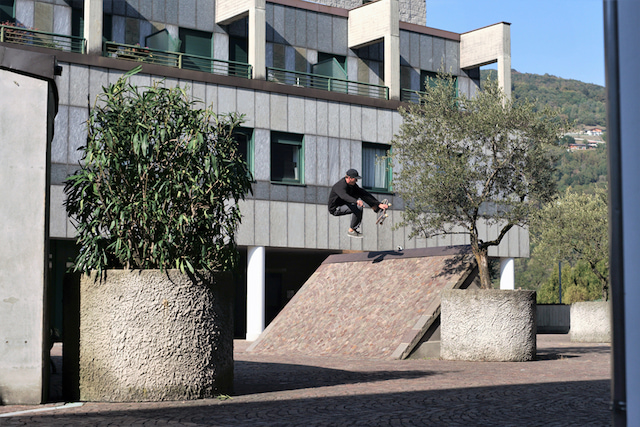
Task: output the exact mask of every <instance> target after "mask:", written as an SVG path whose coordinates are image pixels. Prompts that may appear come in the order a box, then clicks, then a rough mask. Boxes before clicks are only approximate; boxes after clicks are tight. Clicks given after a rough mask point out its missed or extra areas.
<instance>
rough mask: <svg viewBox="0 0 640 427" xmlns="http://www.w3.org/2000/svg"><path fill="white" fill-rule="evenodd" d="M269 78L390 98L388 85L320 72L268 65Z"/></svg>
mask: <svg viewBox="0 0 640 427" xmlns="http://www.w3.org/2000/svg"><path fill="white" fill-rule="evenodd" d="M267 80H269V81H271V82H276V83H282V84H285V85H291V86H302V87H308V88H312V89H321V90H328V91H331V92H340V93H346V94H349V95H360V96H368V97H370V98H379V99H389V88H388V87H386V86H380V85H374V84H371V83H361V82H354V81H351V80H343V79H334V78H332V77H327V76H321V75H319V74H310V73H302V72H299V71H290V70H283V69H280V68H271V67H267Z"/></svg>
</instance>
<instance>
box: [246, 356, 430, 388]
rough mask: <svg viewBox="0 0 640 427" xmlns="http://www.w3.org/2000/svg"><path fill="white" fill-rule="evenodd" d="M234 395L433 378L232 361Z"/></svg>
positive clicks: (411, 373) (417, 372) (410, 373)
mask: <svg viewBox="0 0 640 427" xmlns="http://www.w3.org/2000/svg"><path fill="white" fill-rule="evenodd" d="M234 363H235V380H234V395H236V396H241V395H245V394H256V393H268V392H274V391H285V390H298V389H305V388H318V387H329V386H335V385H344V384H358V383H372V382H378V381H388V380H397V379H414V378H421V377H428V376H431V375H437V374H438V373H437V372H433V371H421V370H412V371H371V372H360V371H347V370H342V369H330V368H324V367H322V368H321V367H317V366H308V365H295V364H285V363H266V362H247V361H238V360H236V361H235V362H234Z"/></svg>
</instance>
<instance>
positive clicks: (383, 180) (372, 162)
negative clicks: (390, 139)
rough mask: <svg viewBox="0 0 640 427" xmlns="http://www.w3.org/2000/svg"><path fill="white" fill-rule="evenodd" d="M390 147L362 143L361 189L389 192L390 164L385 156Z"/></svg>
mask: <svg viewBox="0 0 640 427" xmlns="http://www.w3.org/2000/svg"><path fill="white" fill-rule="evenodd" d="M390 150H391V146H389V145H386V144H370V143H366V142H363V143H362V187H364V188H367V189H370V190H377V191H383V192H386V191H390V190H391V164H390V161H389V159H388V158H386V156H387V155H388V153H389V151H390Z"/></svg>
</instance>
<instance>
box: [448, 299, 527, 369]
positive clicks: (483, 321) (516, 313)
mask: <svg viewBox="0 0 640 427" xmlns="http://www.w3.org/2000/svg"><path fill="white" fill-rule="evenodd" d="M441 304H442V305H441V310H442V311H441V326H440V328H441V329H440V333H441V343H440V346H441V347H440V358H442V359H446V360H469V361H493V362H525V361H529V360H534V359H535V357H536V293H535V291H520V290H517V291H514V290H497V289H478V290H475V289H474V290H471V289H466V290H459V289H453V290H447V291H444V292H443V293H442V303H441Z"/></svg>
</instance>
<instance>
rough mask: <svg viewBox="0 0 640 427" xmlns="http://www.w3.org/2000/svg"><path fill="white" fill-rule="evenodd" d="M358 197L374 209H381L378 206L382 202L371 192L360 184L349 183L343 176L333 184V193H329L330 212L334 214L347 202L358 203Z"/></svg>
mask: <svg viewBox="0 0 640 427" xmlns="http://www.w3.org/2000/svg"><path fill="white" fill-rule="evenodd" d="M358 199H362V200H363V201H364V202H365V203H366V204H368V205H369V206H371V207H372V208H373V210H374V211H376V212H378V210H380V208H378V205H379V204H380V202H379V201H378V199H376V198H375V197H373V196H372V195H371V193H369V192H368V191H367V190H364V189H362V188H360V187H358V184H354V185H349V184H347V180H346V179H344V178H342V179H341V180H340V181H338V182H336V183H335V184H334V185H333V187H332V188H331V193H329V202H328V203H327V205H328V207H329V212H331V214H333V213H334V212H335V210H336V209H337V208H338V206H342V205H346V204H347V203H356V202H357V201H358Z"/></svg>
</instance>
